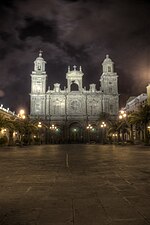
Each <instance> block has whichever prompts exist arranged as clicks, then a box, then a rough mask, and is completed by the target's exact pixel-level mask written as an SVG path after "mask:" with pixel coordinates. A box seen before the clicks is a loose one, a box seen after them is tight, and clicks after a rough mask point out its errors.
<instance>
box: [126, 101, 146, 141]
mask: <svg viewBox="0 0 150 225" xmlns="http://www.w3.org/2000/svg"><path fill="white" fill-rule="evenodd" d="M129 121H130V123H131V124H133V125H135V126H136V127H139V128H140V130H141V131H142V133H143V138H142V139H143V140H144V142H145V143H146V144H148V142H149V134H148V128H147V127H148V124H149V122H150V105H147V104H145V105H144V106H140V107H139V109H138V110H137V111H135V112H133V113H131V114H130V115H129Z"/></svg>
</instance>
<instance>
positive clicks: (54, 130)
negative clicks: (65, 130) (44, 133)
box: [50, 124, 58, 143]
mask: <svg viewBox="0 0 150 225" xmlns="http://www.w3.org/2000/svg"><path fill="white" fill-rule="evenodd" d="M50 130H51V134H52V135H51V143H53V142H54V135H55V132H57V131H58V128H57V126H55V125H54V124H52V125H51V126H50Z"/></svg>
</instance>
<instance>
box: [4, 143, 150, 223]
mask: <svg viewBox="0 0 150 225" xmlns="http://www.w3.org/2000/svg"><path fill="white" fill-rule="evenodd" d="M148 224H150V148H149V147H141V146H131V147H129V146H110V145H103V146H102V145H47V146H33V147H23V148H19V147H12V148H11V147H10V148H1V149H0V225H148Z"/></svg>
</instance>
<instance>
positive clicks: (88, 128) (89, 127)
mask: <svg viewBox="0 0 150 225" xmlns="http://www.w3.org/2000/svg"><path fill="white" fill-rule="evenodd" d="M86 129H87V132H88V142H89V143H90V139H91V137H90V133H91V131H92V129H93V127H92V126H91V124H89V125H88V126H87V127H86Z"/></svg>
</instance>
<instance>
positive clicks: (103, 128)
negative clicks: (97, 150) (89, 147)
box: [101, 121, 107, 144]
mask: <svg viewBox="0 0 150 225" xmlns="http://www.w3.org/2000/svg"><path fill="white" fill-rule="evenodd" d="M106 126H107V125H106V123H105V122H104V121H103V122H102V123H101V128H102V144H104V138H105V137H104V135H105V134H106V133H105V129H106Z"/></svg>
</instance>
